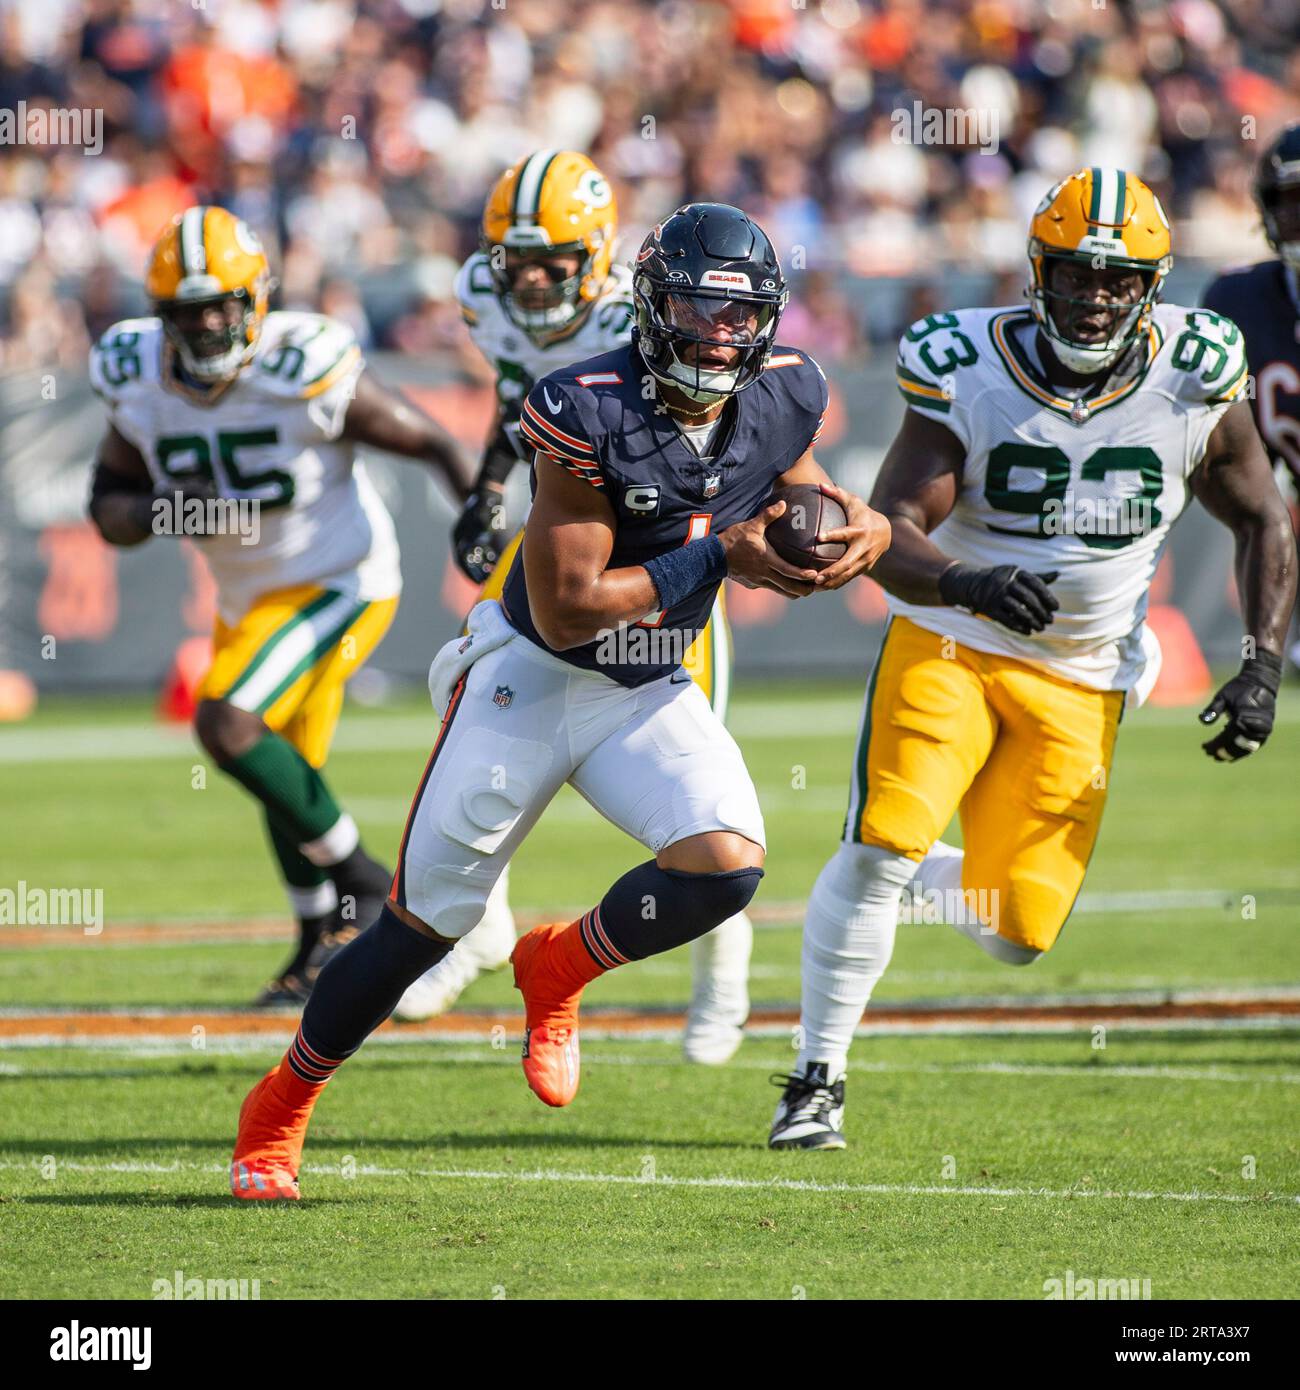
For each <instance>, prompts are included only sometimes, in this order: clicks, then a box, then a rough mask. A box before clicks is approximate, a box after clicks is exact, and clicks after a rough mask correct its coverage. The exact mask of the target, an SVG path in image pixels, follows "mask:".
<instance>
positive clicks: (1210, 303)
mask: <svg viewBox="0 0 1300 1390" xmlns="http://www.w3.org/2000/svg"><path fill="white" fill-rule="evenodd" d="M1255 201H1256V202H1257V203H1258V204H1259V210H1260V214H1261V215H1262V217H1263V221H1264V235H1265V236H1266V237H1267V238H1268V244H1269V245H1270V246H1271V247H1272V248H1273V250H1274V251H1276V252H1277V257H1276V258H1275V259H1273V260H1269V261H1260V262H1259V263H1258V264H1257V265H1252V266H1246V267H1245V268H1244V269H1241V270H1230V271H1228V272H1227V273H1226V274H1224V275H1220V276H1219V277H1218V279H1217V280H1215V281H1214V282H1213V284H1211V285H1210V287H1209V288H1208V289H1207V290H1206V291H1205V307H1206V308H1207V309H1211V310H1213V311H1214V312H1216V313H1219V314H1231V316H1232V320H1233V322H1234V323H1236V325H1237V326H1238V328H1240V329H1241V331H1242V332H1243V333H1244V334H1245V335H1246V362H1247V369H1248V370H1249V372H1250V376H1251V379H1252V380H1253V381H1254V383H1255V390H1254V391H1253V392H1252V393H1251V396H1250V406H1251V409H1252V410H1253V411H1254V412H1255V425H1256V428H1257V429H1258V430H1259V433H1260V437H1261V438H1262V439H1263V441H1264V443H1265V445H1266V446H1267V447H1268V450H1269V452H1270V453H1271V454H1272V455H1273V458H1274V459H1275V460H1276V462H1277V463H1278V464H1279V465H1281V466H1282V467H1284V468H1286V469H1287V471H1288V472H1289V473H1290V475H1291V484H1292V486H1293V487H1294V488H1295V490H1296V493H1297V495H1300V123H1297V124H1295V125H1289V126H1287V127H1286V129H1285V130H1283V131H1282V132H1281V133H1280V134H1279V135H1278V136H1277V138H1276V139H1275V140H1274V141H1273V142H1272V144H1271V145H1270V146H1269V147H1268V149H1267V150H1265V151H1264V154H1263V157H1262V158H1261V159H1260V161H1259V168H1258V170H1257V171H1256V174H1255ZM1290 656H1291V665H1292V666H1294V667H1297V668H1300V641H1297V642H1296V643H1295V644H1294V645H1293V646H1292V648H1291V652H1290Z"/></svg>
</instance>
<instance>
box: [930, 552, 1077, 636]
mask: <svg viewBox="0 0 1300 1390" xmlns="http://www.w3.org/2000/svg"><path fill="white" fill-rule="evenodd" d="M1058 573H1059V571H1057V570H1049V571H1048V573H1046V574H1034V573H1032V572H1031V571H1029V570H1022V569H1021V568H1020V566H1019V565H997V566H995V567H994V568H993V569H977V568H976V567H975V566H974V565H962V564H956V565H949V566H948V568H947V569H946V570H944V572H943V573H942V574H941V575H940V576H939V596H940V598H942V599H943V601H944V602H945V603H947V604H949V605H951V606H952V607H954V608H969V609H970V611H971V612H972V613H983V614H984V615H985V616H986V617H989V618H992V619H993V621H994V622H998V623H1001V624H1002V626H1003V627H1009V628H1010V629H1011V631H1012V632H1019V633H1023V634H1024V635H1025V636H1026V637H1027V636H1029V634H1030V633H1031V632H1042V630H1043V629H1044V628H1045V627H1046V626H1047V625H1048V623H1050V622H1051V621H1052V614H1053V613H1055V612H1056V610H1057V609H1058V608H1059V607H1060V606H1061V604H1060V602H1059V600H1058V599H1057V597H1056V595H1055V594H1054V593H1053V592H1052V591H1051V590H1050V589H1049V588H1048V587H1047V586H1048V585H1049V584H1050V583H1051V582H1052V581H1053V580H1054V579H1055V578H1056V577H1057V574H1058Z"/></svg>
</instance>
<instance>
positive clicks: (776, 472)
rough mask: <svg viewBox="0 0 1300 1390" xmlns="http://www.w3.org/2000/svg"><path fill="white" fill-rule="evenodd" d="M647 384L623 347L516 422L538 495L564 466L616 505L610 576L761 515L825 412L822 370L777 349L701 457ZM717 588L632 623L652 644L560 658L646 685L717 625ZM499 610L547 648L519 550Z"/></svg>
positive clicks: (588, 365) (529, 402)
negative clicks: (543, 481) (547, 473)
mask: <svg viewBox="0 0 1300 1390" xmlns="http://www.w3.org/2000/svg"><path fill="white" fill-rule="evenodd" d="M648 379H650V376H649V373H648V372H647V370H646V368H645V366H644V365H643V364H642V362H641V360H640V358H639V356H638V355H637V351H636V348H635V347H632V346H628V347H623V348H618V349H617V350H615V351H614V352H607V353H604V354H602V355H601V356H600V357H592V358H589V359H588V360H587V361H585V362H576V363H574V364H573V365H572V366H570V367H565V368H563V369H562V370H561V371H557V372H552V373H551V374H550V375H549V376H546V377H543V378H542V380H541V381H539V382H538V383H537V384H536V385H535V386H534V387H533V389H532V390H531V391H530V392H529V393H528V397H527V399H526V400H525V402H524V408H523V416H522V418H521V420H520V428H521V430H522V432H523V434H524V436H525V438H526V439H527V441H528V443H529V444H531V445H532V446H533V448H534V449H535V450H536V453H535V455H534V459H533V475H532V486H533V490H534V492H535V491H536V488H537V475H536V470H537V469H539V468H566V469H568V471H569V472H570V473H572V474H574V476H575V477H578V478H581V479H582V480H583V481H584V482H586V483H589V484H590V485H591V486H592V487H594V488H596V489H598V490H599V491H600V492H602V493H603V494H604V496H605V497H607V498H608V499H609V505H610V506H611V507H612V508H613V511H614V516H615V519H616V530H615V533H614V548H613V552H612V553H611V555H610V557H609V564H608V567H609V568H610V569H623V568H625V567H630V566H635V565H644V564H645V562H646V561H647V560H650V559H653V558H654V557H655V556H656V555H662V554H664V553H665V552H666V551H669V550H672V549H673V548H674V547H675V546H679V545H685V544H687V543H688V542H689V541H692V540H698V539H700V538H701V537H703V536H706V535H708V534H709V533H710V532H714V533H716V532H718V531H722V530H724V529H725V528H726V527H728V526H734V525H735V524H736V523H737V522H741V521H748V520H749V519H750V518H751V517H754V516H757V515H758V513H759V512H760V511H762V509H763V504H764V503H765V502H766V501H767V499H768V497H769V496H770V495H771V493H772V489H773V487H774V486H775V484H776V480H777V478H779V477H780V475H781V474H782V473H784V472H786V471H787V469H789V468H791V467H793V466H794V464H795V463H796V462H797V461H798V460H799V458H800V457H801V456H802V455H803V454H804V453H806V452H807V450H808V448H809V446H810V445H811V444H812V443H813V441H814V440H815V439H816V438H817V434H818V431H819V430H820V428H821V422H822V417H823V415H824V413H825V410H826V400H827V389H826V378H825V377H824V376H823V375H822V371H821V368H820V367H819V366H818V365H817V364H816V363H815V362H814V361H813V360H812V358H811V357H809V356H808V355H807V354H806V353H803V352H798V351H796V350H795V349H793V348H785V347H777V348H774V349H773V350H772V357H771V360H770V361H769V363H768V366H767V370H766V371H764V372H763V374H762V375H761V376H760V377H759V378H758V380H757V381H756V382H755V383H754V384H753V385H752V386H750V387H749V388H748V389H746V390H744V391H741V392H740V393H739V394H737V395H736V396H735V397H734V399H733V400H732V401H731V402H729V403H728V405H727V407H726V409H725V410H724V411H723V413H722V415H721V417H720V423H719V426H718V431H717V433H715V435H714V436H713V439H712V441H711V443H710V446H709V456H708V457H706V458H704V459H701V458H700V457H699V456H698V455H697V454H696V453H695V451H694V450H693V449H692V448H691V446H690V445H689V444H688V443H687V442H686V440H685V439H683V437H682V434H681V431H680V430H679V429H678V428H677V426H676V425H675V424H674V423H673V420H672V417H671V416H669V414H668V413H667V411H666V410H665V409H664V407H663V406H662V405H660V404H659V402H658V398H657V396H656V395H655V394H654V393H653V392H652V393H650V399H648V400H647V399H646V392H645V390H644V383H645V382H646V381H647V380H648ZM717 588H718V586H717V585H708V586H706V587H705V588H703V589H698V590H697V591H696V592H695V593H693V594H691V595H690V596H689V597H688V598H685V599H683V600H682V601H681V602H680V603H678V604H677V605H675V606H674V607H673V608H670V609H668V610H667V611H666V612H663V613H652V614H648V615H647V616H646V617H645V618H644V619H642V621H641V622H640V623H638V624H636V625H635V626H636V628H640V629H652V630H653V631H654V632H655V633H656V634H657V637H658V638H659V640H657V641H655V642H648V641H645V640H640V641H635V642H634V641H629V640H627V639H628V638H630V637H632V636H634V635H636V634H635V631H634V629H629V630H628V632H627V633H625V634H622V636H623V638H624V640H623V641H622V642H621V643H620V644H618V645H614V644H612V643H611V642H610V640H609V639H608V638H604V639H597V640H595V641H592V642H589V643H587V644H586V645H585V646H581V647H574V648H572V649H571V650H569V651H564V652H556V653H555V655H557V656H559V657H561V658H562V659H563V660H565V661H569V662H572V664H573V665H575V666H581V667H583V668H584V669H586V670H591V671H599V672H600V673H601V674H602V675H606V676H609V677H611V678H612V679H613V680H616V681H618V682H619V683H620V684H622V685H627V686H637V685H644V684H645V683H646V682H647V681H652V680H655V679H656V678H657V677H659V676H662V675H664V674H665V673H667V672H669V671H671V670H673V669H675V668H676V667H677V666H678V665H680V664H681V658H682V656H683V655H684V654H685V652H686V650H687V648H688V647H689V646H690V644H691V642H693V641H694V640H695V638H696V637H697V636H698V635H699V633H700V632H701V630H702V629H703V628H704V625H705V624H706V623H707V622H708V620H709V613H710V610H711V609H712V607H713V600H714V598H715V597H716V595H717ZM502 602H503V603H504V604H505V609H506V612H507V614H508V615H509V617H510V621H511V622H512V623H513V624H514V625H515V627H517V628H518V629H519V630H520V631H521V632H522V633H524V634H525V635H526V636H527V637H529V638H531V639H532V640H533V641H534V642H536V643H537V644H538V646H541V647H545V646H546V643H545V642H544V641H543V639H542V637H541V636H540V634H539V633H538V631H537V628H536V626H535V625H534V623H533V618H532V613H531V611H530V608H529V603H528V581H527V579H526V577H525V574H524V562H523V547H520V550H519V553H518V554H517V555H516V557H515V562H514V564H513V566H512V567H511V570H510V574H509V577H508V578H507V579H506V584H505V589H504V591H503V593H502ZM664 637H669V638H670V640H667V641H665V640H662V639H663V638H664ZM673 651H675V652H676V653H677V655H676V658H675V659H673V657H672V655H671V653H672V652H673ZM622 656H627V657H628V659H626V660H623V659H618V658H619V657H622Z"/></svg>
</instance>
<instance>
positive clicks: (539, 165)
mask: <svg viewBox="0 0 1300 1390" xmlns="http://www.w3.org/2000/svg"><path fill="white" fill-rule="evenodd" d="M558 154H559V151H558V150H538V151H537V152H536V153H535V154H531V155H529V156H528V158H527V159H526V160H524V165H523V168H522V169H520V171H519V177H518V178H517V179H516V180H515V196H514V201H513V203H512V204H511V208H510V220H511V221H512V222H513V223H515V224H516V225H518V224H519V222H521V221H528V222H535V221H536V220H537V214H538V212H539V211H540V209H541V204H542V189H543V188H544V187H545V186H546V175H547V174H548V173H549V172H550V168H551V165H552V164H553V163H554V162H555V158H556V156H557V155H558Z"/></svg>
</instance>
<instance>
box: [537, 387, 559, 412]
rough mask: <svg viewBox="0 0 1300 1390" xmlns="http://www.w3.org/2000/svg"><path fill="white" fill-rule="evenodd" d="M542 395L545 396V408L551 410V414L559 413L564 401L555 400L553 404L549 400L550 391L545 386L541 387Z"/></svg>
mask: <svg viewBox="0 0 1300 1390" xmlns="http://www.w3.org/2000/svg"><path fill="white" fill-rule="evenodd" d="M542 395H543V396H544V397H545V399H546V408H547V410H549V411H550V412H551V414H552V415H558V414H559V413H560V411H561V410H562V409H563V408H564V402H563V401H556V402H554V404H552V402H551V393H550V392H549V391H548V390H547V389H546V387H545V386H543V387H542Z"/></svg>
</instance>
